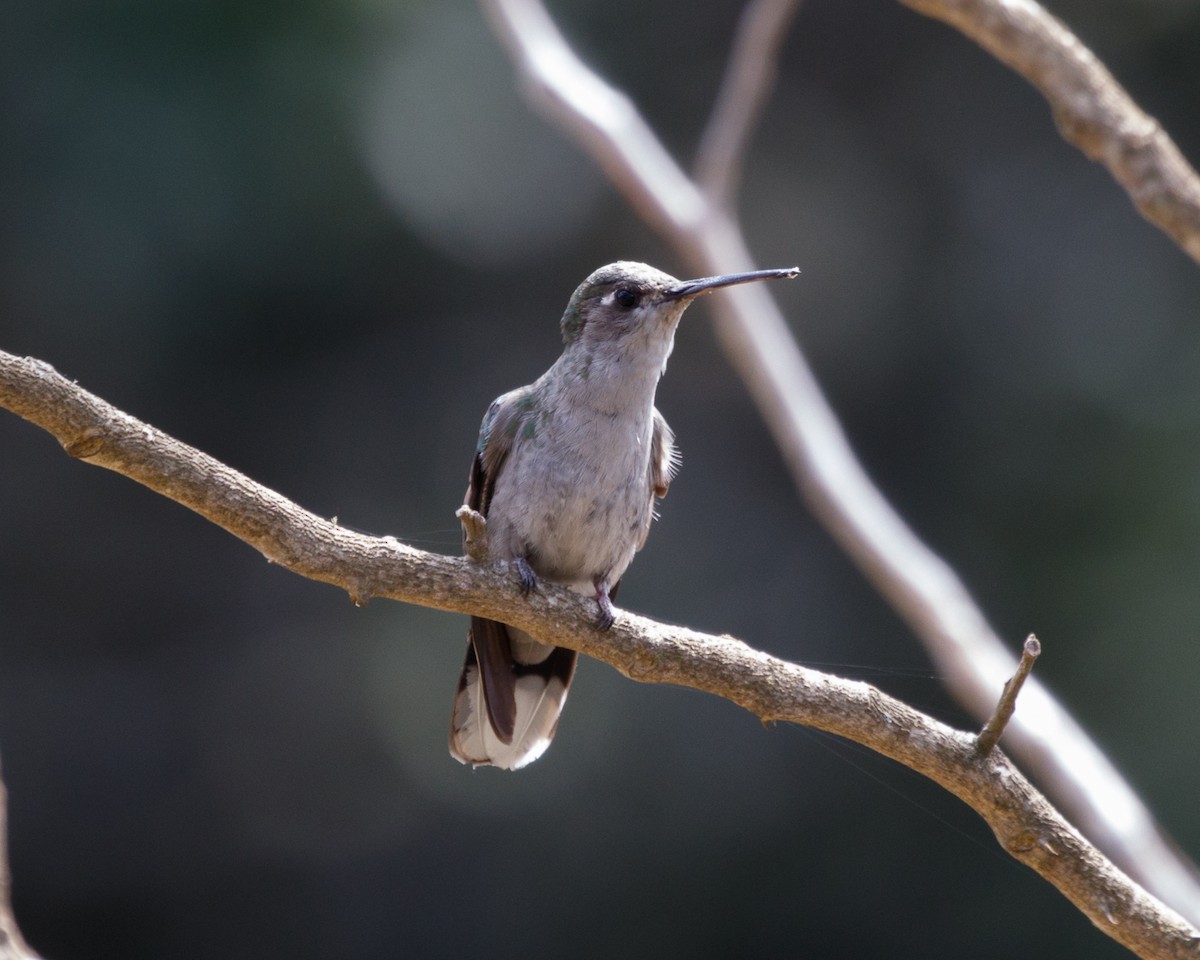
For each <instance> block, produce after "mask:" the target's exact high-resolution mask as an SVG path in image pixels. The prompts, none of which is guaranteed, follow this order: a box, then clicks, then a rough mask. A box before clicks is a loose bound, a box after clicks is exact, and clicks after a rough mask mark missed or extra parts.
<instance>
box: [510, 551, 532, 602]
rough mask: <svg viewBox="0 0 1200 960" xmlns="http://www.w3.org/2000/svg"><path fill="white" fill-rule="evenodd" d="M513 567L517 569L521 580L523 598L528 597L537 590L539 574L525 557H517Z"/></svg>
mask: <svg viewBox="0 0 1200 960" xmlns="http://www.w3.org/2000/svg"><path fill="white" fill-rule="evenodd" d="M513 565H514V566H515V567H516V568H517V576H519V577H520V578H521V596H523V597H527V596H529V595H530V594H531V593H533V591H534V590H536V589H537V582H538V581H537V574H536V573H534V572H533V567H531V566H530V565H529V561H528V560H526V559H525V558H524V557H517V558H516V559H515V560H514V561H513Z"/></svg>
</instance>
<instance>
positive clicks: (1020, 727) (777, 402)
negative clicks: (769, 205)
mask: <svg viewBox="0 0 1200 960" xmlns="http://www.w3.org/2000/svg"><path fill="white" fill-rule="evenodd" d="M482 3H483V7H484V10H485V11H486V13H487V14H488V16H489V18H490V19H491V21H492V23H493V25H494V27H495V29H496V31H497V33H498V35H499V37H500V40H501V42H502V43H503V44H504V46H505V47H506V48H507V49H508V50H509V52H510V55H511V56H512V58H513V60H514V62H515V63H516V64H517V66H518V68H519V75H520V79H521V82H522V84H523V86H524V88H525V89H526V91H527V93H528V95H529V96H530V99H531V101H532V102H533V104H534V105H535V106H536V107H538V108H540V109H541V110H543V111H544V112H545V114H546V115H547V117H548V119H550V120H551V121H552V122H554V123H556V124H558V125H559V126H561V127H562V128H563V129H564V130H565V131H566V132H567V133H568V134H570V135H571V136H573V137H574V138H575V139H576V140H577V141H578V142H579V143H580V144H581V145H582V146H583V148H584V149H585V150H587V151H588V152H589V153H590V154H591V155H592V157H593V159H594V160H595V162H596V163H597V164H598V165H599V166H600V167H601V169H603V170H604V171H605V172H606V173H607V175H608V176H609V178H610V179H611V180H612V181H613V183H614V184H615V185H616V186H617V188H618V189H620V190H621V191H622V192H623V193H624V194H625V197H626V199H627V200H628V202H629V203H630V205H631V206H632V207H633V209H634V210H635V211H636V212H637V213H638V214H639V215H640V216H641V217H642V218H643V219H644V220H645V221H646V222H647V223H648V224H649V225H650V226H651V227H652V228H654V229H656V230H657V231H659V233H660V234H661V235H662V237H663V238H664V239H666V240H667V241H668V242H669V243H670V244H671V245H672V246H673V247H674V248H675V250H676V251H677V253H678V255H679V256H680V258H681V259H682V260H683V261H684V262H685V264H686V265H687V268H688V269H689V270H691V271H694V272H696V273H697V274H705V273H710V274H711V273H723V272H735V271H739V270H748V269H752V268H753V266H754V264H753V261H752V258H751V256H750V254H749V251H748V250H747V248H746V243H745V240H744V238H743V236H742V234H741V232H740V229H739V227H738V225H737V224H736V223H735V222H734V221H733V220H732V219H731V218H730V216H729V213H728V211H726V210H722V209H720V208H718V207H716V206H715V205H713V204H712V203H710V202H709V201H708V200H707V198H706V197H705V195H704V194H703V193H702V192H701V191H700V190H699V189H698V188H697V187H696V185H695V184H694V183H693V182H692V181H691V180H690V179H688V177H687V176H686V175H685V174H684V173H683V171H682V170H681V169H680V168H679V167H678V165H676V164H675V162H674V161H673V160H672V159H671V157H670V155H669V154H668V153H667V151H666V149H665V148H664V147H663V145H662V144H661V143H660V142H659V140H658V139H657V137H656V136H655V135H654V132H653V131H652V130H651V129H650V128H649V126H648V125H647V124H646V123H645V121H644V120H643V119H642V117H641V115H640V114H639V113H638V112H637V110H636V109H635V108H634V107H633V105H632V103H631V102H630V101H629V99H628V98H627V97H625V96H624V94H621V93H620V92H618V91H616V90H614V89H613V88H612V87H611V86H610V85H609V84H608V83H606V82H605V81H604V80H603V79H602V78H600V77H599V76H597V75H596V74H595V73H594V72H592V70H590V69H589V68H588V67H587V66H586V65H585V64H584V63H583V62H582V61H581V60H580V59H579V57H578V56H577V55H576V54H575V52H574V51H573V50H572V49H571V47H570V46H569V45H568V44H567V42H566V40H565V39H564V38H563V37H562V35H561V33H559V31H558V28H557V27H556V25H555V24H554V22H553V20H552V19H551V18H550V16H549V15H548V14H547V12H546V10H545V9H544V7H543V6H542V4H541V3H540V2H539V0H482ZM1076 42H1078V41H1076ZM710 302H711V304H712V307H713V309H714V311H715V312H716V315H717V333H718V336H719V338H720V339H721V343H722V346H723V347H724V349H725V351H726V352H727V354H728V355H729V357H730V359H731V362H732V363H733V365H734V366H735V367H736V368H737V370H738V372H739V373H740V375H741V376H742V379H743V380H744V381H745V383H746V385H747V388H748V389H749V391H750V393H751V394H752V396H753V397H754V399H755V401H756V403H757V404H758V407H759V410H760V411H761V412H762V415H763V417H764V419H765V421H766V423H767V425H768V427H769V428H770V430H771V432H772V434H773V436H774V438H775V442H776V444H777V445H778V446H779V449H780V451H781V452H782V454H783V456H784V459H785V461H786V462H787V464H788V466H789V468H790V469H791V472H792V475H793V477H794V478H795V481H796V484H797V486H798V487H799V488H800V490H801V492H802V494H803V495H804V497H805V499H806V501H807V502H808V504H809V506H810V508H811V509H812V511H813V513H814V514H815V515H816V516H817V517H818V518H819V519H820V520H821V522H822V523H824V524H825V526H826V527H827V528H828V529H829V531H830V532H831V533H832V534H833V536H834V537H835V538H836V539H837V540H838V542H839V543H840V544H841V545H842V547H843V549H845V550H846V552H847V553H848V554H850V556H851V557H853V558H854V560H855V562H856V563H857V564H858V565H859V567H860V569H861V570H862V571H863V572H864V574H865V575H866V576H867V578H868V579H869V580H870V581H871V582H872V583H873V584H874V585H875V587H876V589H878V590H879V591H880V593H881V594H883V596H884V597H885V598H887V600H888V601H889V602H890V603H891V604H892V606H893V607H894V608H895V609H896V610H897V611H898V612H899V613H900V615H901V616H903V617H904V618H905V620H906V621H907V622H908V623H909V625H910V626H911V627H912V629H913V630H914V632H915V633H916V634H917V636H918V637H919V638H920V639H921V641H922V642H923V644H924V645H925V648H926V649H927V650H928V652H929V654H930V656H932V657H933V659H934V661H935V663H936V664H937V667H938V669H939V670H940V671H941V673H942V674H943V675H944V676H945V677H946V678H947V685H948V686H949V688H950V689H951V690H952V692H953V693H954V694H955V696H956V697H958V699H959V700H960V701H961V702H963V703H964V704H965V705H966V706H967V707H968V709H971V710H972V711H973V712H974V713H975V714H976V715H977V716H979V717H981V718H983V717H987V716H989V715H990V713H991V709H992V705H993V701H994V696H995V694H994V691H995V690H996V688H997V686H999V685H1000V684H1002V683H1003V682H1004V681H1005V680H1006V679H1007V678H1008V677H1009V676H1011V675H1012V673H1013V670H1014V669H1015V666H1016V663H1015V661H1014V659H1013V657H1012V656H1011V655H1010V654H1009V653H1008V651H1007V649H1006V647H1005V645H1004V644H1003V643H1002V642H1001V640H1000V638H999V637H997V636H996V634H995V632H994V631H993V630H992V628H991V626H990V625H989V624H988V623H987V620H986V618H985V617H984V615H983V613H982V611H981V610H980V609H979V607H978V605H977V604H976V603H975V601H974V600H973V599H972V597H971V595H970V593H969V592H968V591H967V589H966V587H965V586H964V585H963V583H962V581H961V580H960V579H959V578H958V576H957V575H956V574H955V572H954V571H953V570H952V569H951V568H950V567H949V566H948V565H947V564H946V563H945V561H943V560H942V559H941V558H940V557H939V556H938V555H937V554H935V553H934V552H933V551H932V550H930V549H929V547H928V546H926V545H925V544H924V543H923V542H922V541H921V540H920V538H919V537H917V536H916V534H915V533H914V532H913V531H912V530H911V529H909V527H908V526H907V525H906V524H905V523H904V521H903V520H902V519H901V517H900V516H899V515H898V514H897V513H896V511H895V510H894V509H893V508H892V506H891V505H890V504H889V503H888V502H887V500H886V499H885V498H884V497H883V495H882V494H881V493H880V492H879V490H878V489H877V488H876V487H875V486H874V484H873V483H872V482H871V480H870V478H869V477H868V476H867V474H866V472H865V471H864V470H863V468H862V466H861V464H859V462H858V460H857V458H856V457H855V455H854V452H853V450H851V448H850V445H849V443H848V442H847V440H846V437H845V435H844V433H843V432H842V429H841V425H840V424H839V423H838V420H837V417H836V415H835V414H834V412H833V410H832V409H831V408H830V406H829V404H828V402H827V401H826V399H825V397H824V395H823V394H822V392H821V389H820V387H819V386H818V384H817V381H816V378H815V377H814V376H813V373H812V371H811V369H810V368H809V366H808V364H807V362H806V361H805V359H804V356H803V354H802V353H801V351H800V348H799V346H798V345H797V343H796V341H795V338H794V337H792V335H791V332H790V330H789V329H788V327H787V324H786V322H785V321H784V319H783V316H782V314H781V313H780V312H779V308H778V307H777V306H776V304H775V301H774V300H773V299H772V297H771V295H770V293H769V292H767V291H766V290H764V289H762V288H755V287H741V288H734V289H731V290H728V291H725V292H724V294H723V295H716V296H713V297H712V298H710ZM1008 743H1009V746H1010V748H1011V749H1012V750H1013V752H1014V753H1016V754H1017V755H1019V756H1020V757H1021V759H1022V761H1023V762H1024V763H1026V764H1027V765H1028V766H1029V767H1030V768H1031V769H1032V770H1033V771H1034V773H1035V774H1036V775H1037V776H1038V777H1039V779H1041V781H1042V782H1043V783H1045V784H1047V786H1048V788H1049V789H1050V790H1051V791H1052V792H1053V793H1054V795H1055V796H1056V797H1057V798H1058V800H1059V802H1060V803H1062V804H1063V805H1064V806H1065V807H1066V809H1067V810H1068V811H1070V813H1071V815H1072V817H1073V819H1074V820H1075V821H1076V822H1077V823H1079V824H1080V826H1081V828H1082V829H1083V830H1084V832H1085V833H1087V835H1088V836H1090V837H1092V838H1093V839H1094V840H1095V841H1096V842H1097V843H1098V844H1099V845H1100V846H1101V847H1102V848H1103V849H1105V850H1106V851H1108V852H1109V853H1110V855H1111V856H1112V857H1113V858H1114V860H1116V861H1117V863H1119V864H1120V865H1121V866H1122V868H1123V869H1125V870H1127V871H1129V872H1130V873H1131V874H1132V875H1133V876H1134V877H1136V878H1137V879H1138V880H1139V881H1140V882H1142V883H1143V884H1145V885H1146V886H1147V888H1148V889H1150V890H1152V891H1154V892H1155V893H1156V894H1157V895H1159V896H1161V897H1163V898H1164V899H1165V900H1167V902H1169V903H1172V904H1174V905H1176V906H1177V907H1178V908H1179V909H1181V910H1182V911H1183V912H1184V913H1185V914H1186V915H1187V916H1189V917H1191V918H1192V919H1193V920H1195V921H1196V922H1200V880H1198V879H1197V876H1196V873H1195V868H1194V867H1193V866H1192V865H1191V864H1190V863H1189V862H1188V861H1187V859H1186V857H1184V856H1183V855H1182V853H1181V852H1180V851H1179V850H1178V848H1177V847H1176V846H1175V845H1174V844H1172V843H1171V842H1170V841H1169V840H1168V839H1166V837H1165V835H1164V834H1163V832H1162V831H1161V830H1160V828H1159V827H1158V825H1157V824H1156V823H1155V821H1154V818H1153V817H1152V816H1151V815H1150V812H1149V811H1148V810H1147V809H1146V807H1145V805H1144V804H1143V803H1142V802H1141V800H1140V799H1139V798H1138V796H1137V794H1136V793H1135V792H1134V791H1133V789H1132V788H1131V787H1130V786H1129V785H1128V784H1127V783H1126V782H1125V780H1124V779H1123V778H1122V777H1121V775H1120V773H1119V772H1118V771H1117V770H1116V768H1114V767H1113V765H1112V764H1111V763H1110V762H1109V760H1108V758H1107V757H1106V756H1105V755H1104V753H1103V752H1102V751H1101V750H1100V749H1099V747H1097V746H1096V744H1095V743H1093V742H1092V740H1091V739H1090V738H1089V737H1088V736H1087V734H1086V733H1085V732H1084V731H1083V729H1082V728H1081V727H1080V726H1079V725H1078V724H1077V723H1076V722H1075V720H1074V718H1073V717H1072V716H1071V715H1070V714H1069V713H1068V712H1067V711H1066V710H1065V709H1064V708H1063V707H1062V705H1061V704H1059V703H1058V701H1057V700H1055V699H1054V697H1052V696H1051V695H1050V693H1049V692H1048V691H1047V690H1046V689H1045V688H1044V687H1043V686H1042V685H1041V684H1040V683H1038V682H1037V680H1036V678H1035V679H1033V680H1031V681H1030V682H1029V683H1028V684H1027V685H1026V689H1025V693H1024V697H1023V699H1022V710H1021V714H1020V716H1018V717H1016V718H1014V721H1013V722H1012V724H1011V725H1010V729H1009V732H1008Z"/></svg>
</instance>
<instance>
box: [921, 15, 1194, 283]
mask: <svg viewBox="0 0 1200 960" xmlns="http://www.w3.org/2000/svg"><path fill="white" fill-rule="evenodd" d="M901 2H902V3H903V4H904V5H905V6H907V7H911V8H912V9H913V10H916V11H917V12H918V13H923V14H925V16H927V17H933V18H934V19H937V20H942V21H944V22H945V23H948V24H950V25H951V26H952V27H955V28H957V29H958V30H960V31H961V32H962V33H964V34H966V35H967V36H968V37H970V38H971V39H972V40H974V41H975V42H976V43H978V44H979V45H980V46H981V47H983V48H984V49H985V50H987V51H988V52H989V53H990V54H992V56H994V57H995V58H996V59H997V60H999V61H1001V62H1002V63H1004V64H1007V65H1008V66H1009V67H1012V69H1013V70H1015V71H1016V72H1017V73H1019V74H1020V75H1021V76H1022V77H1024V78H1025V79H1026V80H1028V81H1029V82H1030V83H1031V84H1033V85H1034V86H1035V87H1037V89H1038V90H1039V91H1041V93H1042V96H1044V97H1045V98H1046V100H1047V101H1048V102H1049V104H1050V109H1051V111H1052V112H1053V114H1054V119H1055V122H1056V123H1057V124H1058V129H1059V130H1060V131H1061V132H1062V135H1063V136H1064V137H1065V138H1066V139H1067V140H1068V141H1070V142H1071V143H1073V144H1074V145H1075V146H1077V147H1078V148H1079V149H1080V150H1082V151H1083V152H1084V153H1085V154H1087V156H1089V157H1090V158H1091V159H1093V160H1096V161H1097V162H1099V163H1102V164H1104V166H1106V167H1107V168H1108V170H1109V172H1110V173H1111V174H1112V175H1113V177H1115V178H1116V181H1117V182H1118V183H1119V184H1120V185H1121V186H1122V187H1124V188H1125V191H1126V192H1127V193H1128V194H1129V196H1130V197H1131V198H1132V200H1133V202H1134V204H1135V205H1136V206H1137V208H1138V210H1139V211H1140V212H1141V214H1142V216H1144V217H1145V218H1146V219H1147V220H1149V221H1150V222H1151V223H1153V224H1154V225H1155V226H1157V227H1159V228H1160V229H1162V230H1163V231H1165V232H1166V233H1167V234H1168V235H1169V236H1170V237H1171V238H1172V239H1173V240H1174V241H1175V242H1176V243H1177V244H1179V246H1180V247H1182V248H1183V250H1184V252H1185V253H1187V255H1188V256H1190V257H1191V258H1192V259H1193V260H1195V261H1196V262H1197V263H1200V177H1197V176H1196V171H1195V170H1193V169H1192V167H1191V165H1190V164H1189V163H1188V162H1187V160H1186V159H1184V157H1183V154H1181V153H1180V152H1179V148H1178V147H1176V146H1175V143H1174V142H1173V141H1172V140H1171V138H1170V137H1169V136H1167V134H1166V132H1165V131H1164V130H1163V129H1162V127H1160V126H1159V125H1158V121H1156V120H1155V119H1154V118H1153V117H1151V116H1149V115H1147V114H1146V113H1144V112H1143V111H1142V110H1141V108H1139V107H1138V105H1137V104H1136V103H1134V102H1133V99H1132V98H1131V97H1130V96H1129V94H1128V93H1126V92H1125V90H1124V89H1123V88H1122V87H1121V85H1120V84H1119V83H1117V81H1116V80H1114V79H1113V76H1112V74H1111V73H1109V72H1108V70H1107V69H1105V67H1104V64H1102V63H1101V62H1100V61H1099V60H1098V59H1097V58H1096V55H1095V54H1093V53H1092V51H1090V50H1089V49H1088V48H1087V47H1085V46H1084V45H1083V44H1082V43H1081V42H1080V41H1079V39H1078V38H1077V37H1076V36H1075V35H1074V34H1073V33H1071V31H1070V30H1068V29H1067V28H1066V27H1065V26H1064V25H1063V24H1062V23H1061V22H1060V21H1058V20H1056V19H1055V18H1054V17H1052V16H1051V15H1050V14H1049V13H1047V12H1046V11H1045V10H1044V9H1043V8H1042V7H1040V6H1038V5H1037V4H1036V3H1034V2H1033V0H901Z"/></svg>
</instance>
